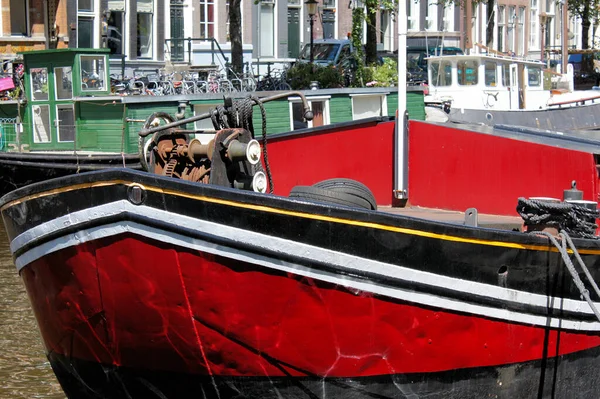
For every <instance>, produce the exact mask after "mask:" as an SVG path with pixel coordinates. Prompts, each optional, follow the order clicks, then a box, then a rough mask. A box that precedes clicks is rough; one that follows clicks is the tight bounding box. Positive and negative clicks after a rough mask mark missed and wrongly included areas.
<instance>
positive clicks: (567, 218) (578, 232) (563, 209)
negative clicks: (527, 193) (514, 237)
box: [517, 198, 599, 239]
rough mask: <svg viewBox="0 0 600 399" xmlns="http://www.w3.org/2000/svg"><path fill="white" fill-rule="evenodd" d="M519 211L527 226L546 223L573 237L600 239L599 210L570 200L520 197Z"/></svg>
mask: <svg viewBox="0 0 600 399" xmlns="http://www.w3.org/2000/svg"><path fill="white" fill-rule="evenodd" d="M517 212H518V213H519V215H521V217H522V218H523V221H524V222H525V226H536V225H545V226H549V227H555V228H556V229H557V230H558V231H565V232H566V233H567V234H569V235H571V236H573V237H578V238H588V239H598V236H596V234H595V233H596V229H597V228H598V226H597V225H596V219H597V218H598V216H599V212H598V210H593V209H589V208H586V207H584V206H581V205H577V204H573V203H569V202H557V203H554V202H548V201H541V200H534V199H526V198H519V200H518V205H517Z"/></svg>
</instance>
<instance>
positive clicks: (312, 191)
mask: <svg viewBox="0 0 600 399" xmlns="http://www.w3.org/2000/svg"><path fill="white" fill-rule="evenodd" d="M290 198H298V199H304V200H308V201H315V202H322V203H326V204H335V205H342V206H348V207H352V208H362V209H372V208H371V204H370V203H369V201H367V200H365V199H364V198H361V197H359V196H356V195H352V194H348V193H344V192H339V191H333V190H328V189H324V188H320V187H315V186H296V187H294V188H292V191H291V192H290Z"/></svg>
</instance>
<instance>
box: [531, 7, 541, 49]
mask: <svg viewBox="0 0 600 399" xmlns="http://www.w3.org/2000/svg"><path fill="white" fill-rule="evenodd" d="M539 1H540V0H531V8H530V11H529V16H530V18H529V49H530V50H534V51H539V50H541V49H540V37H539V36H540V26H539V24H540V14H539V11H540V10H539Z"/></svg>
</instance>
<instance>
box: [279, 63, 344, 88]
mask: <svg viewBox="0 0 600 399" xmlns="http://www.w3.org/2000/svg"><path fill="white" fill-rule="evenodd" d="M286 78H287V81H288V83H289V85H290V86H291V87H292V89H293V90H305V89H309V88H310V83H311V82H313V81H317V82H319V86H320V88H321V89H331V88H337V87H343V86H344V77H343V75H342V72H341V71H340V70H339V69H337V68H335V67H334V66H320V65H317V64H313V65H311V64H309V63H304V62H297V63H296V64H294V66H292V67H290V68H289V69H288V70H287V72H286Z"/></svg>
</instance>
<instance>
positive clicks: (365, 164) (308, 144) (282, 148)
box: [267, 121, 395, 205]
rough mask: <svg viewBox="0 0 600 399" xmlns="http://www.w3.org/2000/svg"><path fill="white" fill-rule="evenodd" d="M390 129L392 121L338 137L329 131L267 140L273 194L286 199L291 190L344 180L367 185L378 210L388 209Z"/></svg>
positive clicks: (391, 165) (347, 131) (346, 131)
mask: <svg viewBox="0 0 600 399" xmlns="http://www.w3.org/2000/svg"><path fill="white" fill-rule="evenodd" d="M394 128H395V124H394V122H393V121H390V122H383V123H379V124H377V123H376V122H373V123H366V124H364V125H360V126H358V127H356V128H353V129H343V130H342V131H339V132H335V131H334V130H333V129H331V130H322V131H320V132H316V133H313V134H310V135H291V136H286V137H280V138H273V139H270V140H269V143H268V145H267V148H268V150H269V152H268V160H269V165H270V167H271V171H272V173H273V182H274V187H275V190H274V191H275V194H277V195H283V196H287V195H289V193H290V190H291V189H292V188H293V187H294V186H298V185H304V186H310V185H313V184H315V183H317V182H319V181H322V180H325V179H330V178H334V177H344V178H350V179H354V180H358V181H360V182H361V183H363V184H366V185H367V187H369V188H370V189H371V191H372V192H373V195H375V199H376V200H377V203H378V204H379V205H390V204H391V203H392V200H393V193H392V190H393V174H394V158H393V151H394ZM357 143H360V145H357Z"/></svg>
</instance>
